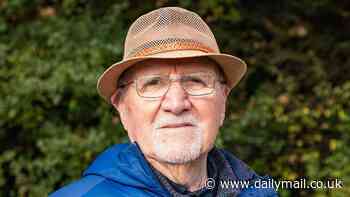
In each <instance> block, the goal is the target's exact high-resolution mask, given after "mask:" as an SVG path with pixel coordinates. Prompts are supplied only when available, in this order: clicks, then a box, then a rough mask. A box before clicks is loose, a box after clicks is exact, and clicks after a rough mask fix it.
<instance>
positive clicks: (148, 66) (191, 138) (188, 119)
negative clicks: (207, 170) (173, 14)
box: [113, 58, 228, 164]
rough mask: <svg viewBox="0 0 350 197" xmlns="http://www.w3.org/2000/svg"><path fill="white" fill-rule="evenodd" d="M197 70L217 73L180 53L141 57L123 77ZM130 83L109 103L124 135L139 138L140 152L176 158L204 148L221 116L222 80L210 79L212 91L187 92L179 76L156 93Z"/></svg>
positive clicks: (208, 146) (209, 145)
mask: <svg viewBox="0 0 350 197" xmlns="http://www.w3.org/2000/svg"><path fill="white" fill-rule="evenodd" d="M197 72H201V73H210V74H213V76H214V77H215V78H216V79H219V74H218V73H219V72H218V68H217V67H216V65H215V64H214V63H213V62H212V61H209V60H208V59H198V58H186V59H178V60H147V61H144V62H142V63H140V64H138V65H136V66H134V67H133V68H132V69H131V71H130V72H129V73H130V74H129V75H128V77H127V80H128V81H131V80H134V79H137V78H139V77H145V76H150V75H159V74H160V75H167V76H170V77H175V78H176V77H178V76H181V75H184V74H189V73H197ZM135 87H136V86H135V84H132V85H129V86H127V88H126V89H125V91H124V92H123V93H122V94H123V95H122V96H121V98H119V100H118V101H114V102H113V105H114V106H115V107H116V108H117V110H118V111H119V114H120V118H121V121H122V123H123V125H124V127H125V129H126V130H127V132H128V135H129V138H130V139H131V140H132V141H136V142H137V143H138V144H139V146H140V148H141V150H142V152H143V153H144V155H145V156H146V157H148V158H152V159H155V160H157V161H162V162H168V163H177V164H180V163H186V162H189V161H192V160H195V159H197V158H198V157H199V156H201V155H203V154H205V153H207V152H208V151H210V149H211V148H212V146H213V144H214V141H215V138H216V136H217V133H218V130H219V127H220V126H221V124H222V121H223V119H224V117H225V115H224V114H225V103H226V98H227V94H228V89H227V87H226V85H223V84H220V83H219V82H218V81H216V82H215V89H214V91H213V93H211V94H209V95H204V96H191V95H188V93H187V92H186V91H185V90H184V89H183V87H182V86H181V84H180V82H179V81H173V82H171V84H170V87H169V89H168V91H167V92H166V93H165V95H164V96H162V97H160V98H157V99H148V98H143V97H140V96H139V95H138V93H137V91H136V88H135ZM117 99H118V98H117Z"/></svg>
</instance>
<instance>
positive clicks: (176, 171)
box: [146, 153, 208, 191]
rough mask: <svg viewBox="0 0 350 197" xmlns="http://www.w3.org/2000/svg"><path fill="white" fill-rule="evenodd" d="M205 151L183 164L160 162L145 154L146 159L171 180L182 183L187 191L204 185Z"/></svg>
mask: <svg viewBox="0 0 350 197" xmlns="http://www.w3.org/2000/svg"><path fill="white" fill-rule="evenodd" d="M207 155H208V154H207V153H206V154H203V155H202V156H200V157H199V158H198V159H196V160H194V161H190V162H188V163H185V164H171V163H166V162H160V161H157V160H155V159H154V158H150V157H147V156H146V159H147V161H148V162H149V163H150V164H151V165H152V166H153V167H154V168H155V169H157V170H158V171H159V172H161V173H162V174H163V175H164V176H166V177H168V179H170V180H171V181H173V182H175V183H177V184H181V185H184V186H185V187H186V188H187V189H188V190H189V191H196V190H199V189H201V188H202V187H204V185H205V181H206V180H207V178H208V175H207Z"/></svg>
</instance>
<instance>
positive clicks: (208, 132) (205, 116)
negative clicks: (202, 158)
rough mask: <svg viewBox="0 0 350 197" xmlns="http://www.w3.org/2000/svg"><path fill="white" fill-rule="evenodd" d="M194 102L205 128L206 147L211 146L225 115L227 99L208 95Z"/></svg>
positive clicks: (202, 125)
mask: <svg viewBox="0 0 350 197" xmlns="http://www.w3.org/2000/svg"><path fill="white" fill-rule="evenodd" d="M193 103H196V104H195V108H196V109H197V112H198V116H199V117H198V118H199V120H200V122H201V127H202V129H203V132H204V133H203V141H204V145H205V146H207V147H205V148H208V149H209V148H210V147H211V146H212V144H213V143H214V141H215V138H216V136H217V134H218V132H219V128H220V126H221V122H222V119H223V115H224V114H225V100H224V99H223V98H222V97H208V99H201V100H197V101H195V102H193Z"/></svg>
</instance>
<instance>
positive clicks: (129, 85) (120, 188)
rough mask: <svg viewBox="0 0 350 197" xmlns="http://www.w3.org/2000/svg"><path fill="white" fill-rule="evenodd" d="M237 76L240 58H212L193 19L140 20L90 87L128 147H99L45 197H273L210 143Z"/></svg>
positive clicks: (172, 11) (203, 28)
mask: <svg viewBox="0 0 350 197" xmlns="http://www.w3.org/2000/svg"><path fill="white" fill-rule="evenodd" d="M245 71H246V64H245V63H244V62H243V61H242V60H240V59H239V58H237V57H234V56H231V55H227V54H222V53H220V51H219V48H218V46H217V43H216V41H215V38H214V35H213V34H212V32H211V30H210V29H209V27H208V26H207V25H206V23H205V22H204V21H203V20H202V19H201V18H200V17H199V16H198V15H197V14H195V13H193V12H190V11H188V10H185V9H182V8H177V7H166V8H160V9H157V10H154V11H152V12H150V13H147V14H145V15H143V16H141V17H140V18H138V19H137V20H136V21H135V22H134V23H133V24H132V26H131V27H130V29H129V31H128V34H127V37H126V40H125V49H124V58H123V60H122V61H121V62H118V63H116V64H114V65H112V66H110V67H109V68H108V69H107V70H106V71H105V72H104V73H103V74H102V75H101V77H100V79H99V81H98V85H97V88H98V92H99V94H100V95H101V96H102V97H103V98H104V99H105V100H106V101H107V102H109V103H111V104H112V105H113V106H114V107H115V109H116V110H117V111H118V112H119V115H120V119H121V122H122V124H123V126H124V128H125V129H126V131H127V133H128V136H129V139H130V141H131V143H130V144H120V145H115V146H113V147H112V148H110V149H108V150H106V151H105V152H104V153H102V154H101V155H100V156H99V157H98V158H97V159H96V160H95V161H94V162H93V164H92V165H91V166H90V167H89V168H88V169H87V170H86V171H85V172H84V174H83V178H82V179H80V180H79V181H77V182H75V183H72V184H70V185H68V186H66V187H64V188H62V189H60V190H58V191H57V192H55V193H53V194H52V195H51V196H52V197H56V196H237V195H240V196H277V194H276V192H275V191H274V189H273V188H258V186H257V185H256V184H255V183H256V182H257V181H259V182H261V181H266V182H267V181H268V179H267V178H266V177H260V176H258V175H257V174H255V173H254V172H253V171H252V170H249V169H248V167H247V166H246V165H245V164H244V163H243V162H242V161H240V160H238V159H237V158H236V157H234V156H233V155H231V154H230V153H228V152H226V151H224V150H219V149H217V148H215V146H214V142H215V139H216V136H217V134H218V131H219V128H220V126H221V125H222V123H223V121H224V118H225V105H226V100H227V97H228V95H229V92H230V90H231V89H232V88H233V87H234V86H235V85H236V84H237V83H238V81H239V80H240V79H241V78H242V76H243V75H244V73H245ZM225 185H226V186H225Z"/></svg>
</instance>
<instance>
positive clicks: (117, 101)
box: [110, 90, 135, 142]
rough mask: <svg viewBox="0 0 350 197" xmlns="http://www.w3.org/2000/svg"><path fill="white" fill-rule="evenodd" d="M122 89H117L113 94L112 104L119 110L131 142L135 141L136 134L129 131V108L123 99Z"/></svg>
mask: <svg viewBox="0 0 350 197" xmlns="http://www.w3.org/2000/svg"><path fill="white" fill-rule="evenodd" d="M120 91H121V90H116V91H115V92H114V93H113V95H112V96H111V99H110V101H111V104H112V105H113V107H114V108H115V109H116V110H117V111H118V114H119V119H120V121H121V123H122V125H123V127H124V129H125V130H126V132H127V133H128V136H129V139H130V141H131V142H134V141H135V139H134V136H133V134H132V133H131V132H129V131H130V130H129V126H128V121H127V120H126V117H127V114H128V108H127V107H126V106H125V103H123V102H122V99H121V97H122V96H121V92H120Z"/></svg>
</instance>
